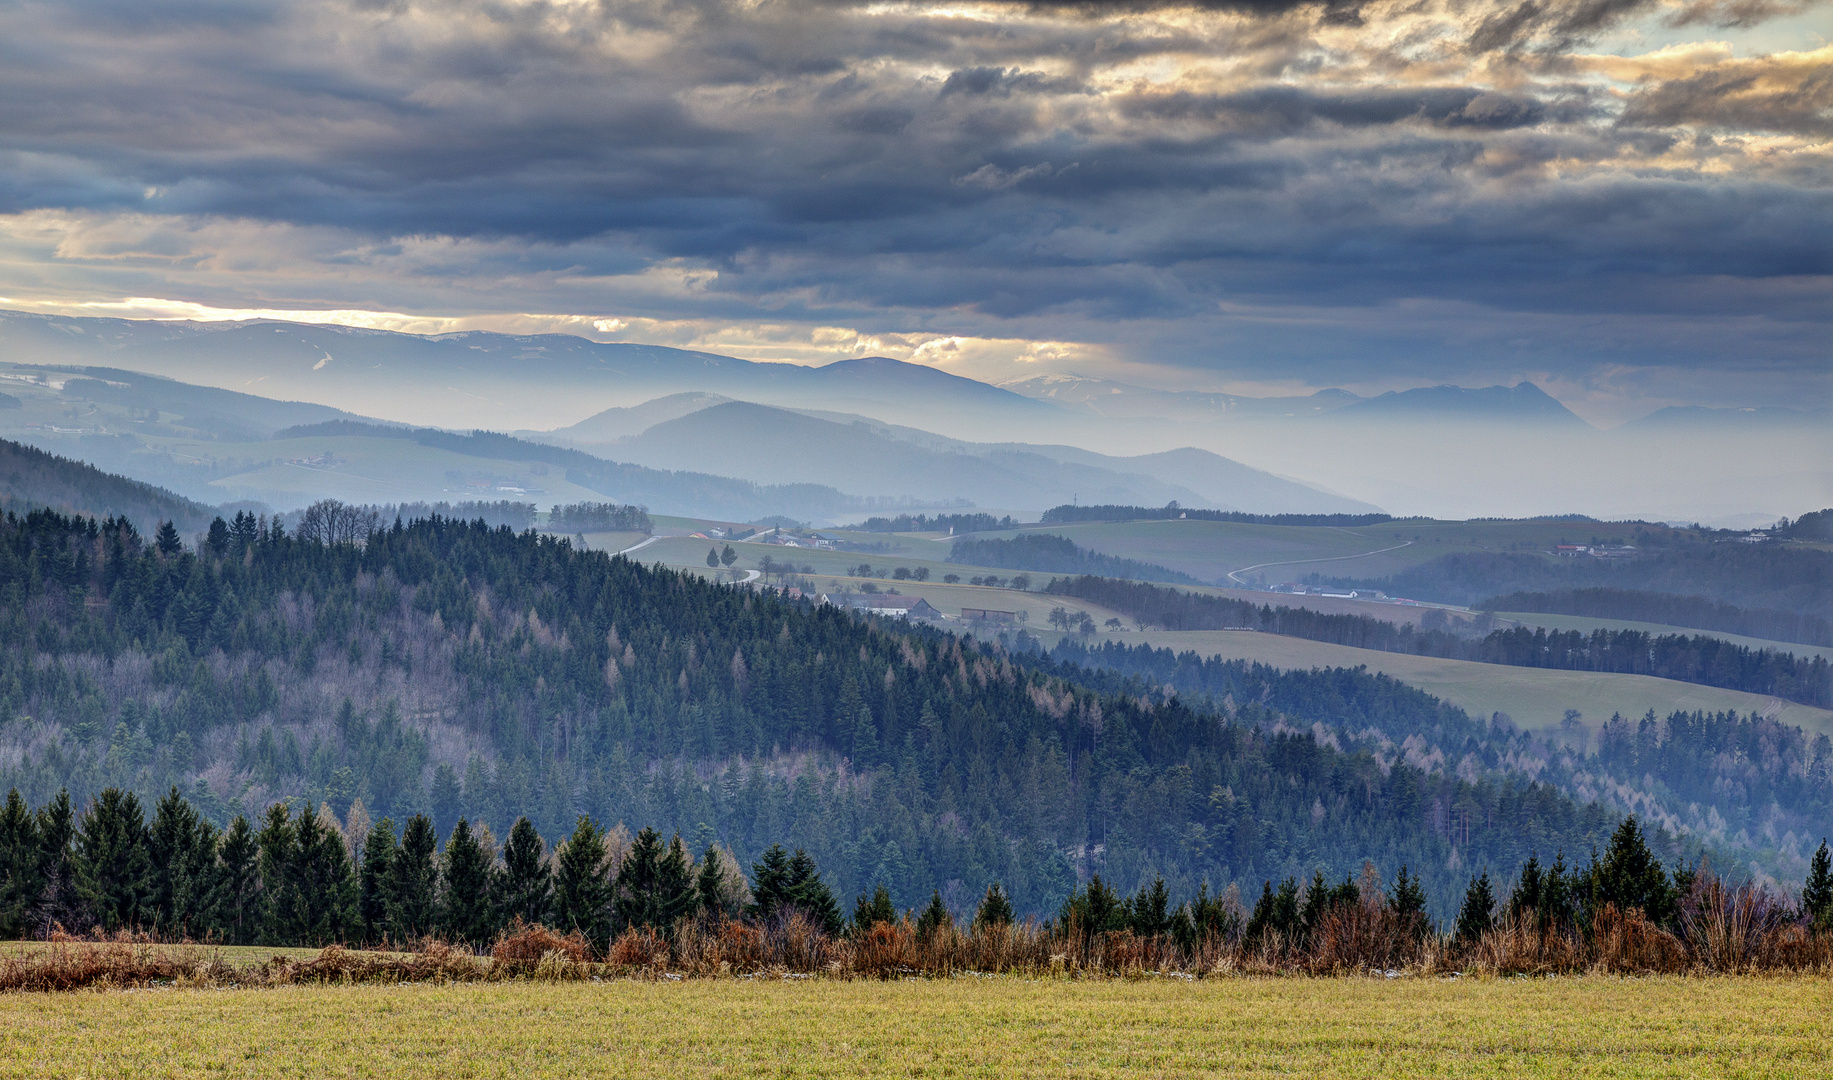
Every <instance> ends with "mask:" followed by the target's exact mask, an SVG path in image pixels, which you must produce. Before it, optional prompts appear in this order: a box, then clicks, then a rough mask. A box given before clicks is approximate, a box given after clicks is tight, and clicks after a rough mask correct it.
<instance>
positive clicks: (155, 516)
mask: <svg viewBox="0 0 1833 1080" xmlns="http://www.w3.org/2000/svg"><path fill="white" fill-rule="evenodd" d="M0 475H4V476H5V477H6V488H5V490H3V491H0V512H8V513H14V514H27V513H30V512H32V511H33V510H37V509H52V510H58V511H62V512H63V513H73V512H76V511H79V510H80V511H85V512H88V513H94V514H101V515H115V516H120V517H126V518H129V519H131V520H133V521H135V522H137V523H138V524H139V525H140V527H141V528H143V529H146V530H148V531H151V530H152V529H153V528H155V527H156V526H157V525H158V523H159V522H161V521H175V522H177V523H178V526H179V527H180V528H183V529H184V530H185V531H187V532H189V531H191V530H193V529H200V528H202V527H203V526H204V523H205V522H207V521H208V520H210V515H211V510H210V508H209V507H207V506H205V505H203V504H202V503H197V502H193V501H191V500H190V499H187V498H185V497H184V496H182V495H177V494H174V493H172V492H170V491H167V490H165V489H164V488H159V487H154V486H153V485H151V484H143V483H141V482H140V481H138V480H129V479H127V478H126V477H121V476H114V475H111V474H109V473H105V472H102V471H101V470H100V469H97V468H95V467H94V466H91V465H86V464H84V463H83V462H80V461H72V460H71V459H69V458H66V457H60V456H58V455H56V454H50V453H46V452H45V451H43V450H40V449H38V448H37V447H34V446H26V445H24V444H23V443H16V442H13V441H12V440H11V439H0Z"/></svg>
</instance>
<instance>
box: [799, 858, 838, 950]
mask: <svg viewBox="0 0 1833 1080" xmlns="http://www.w3.org/2000/svg"><path fill="white" fill-rule="evenodd" d="M787 891H788V893H789V900H790V902H791V903H793V904H794V905H795V906H796V907H799V908H801V909H802V911H804V912H805V913H807V915H808V917H809V919H810V921H812V922H813V923H814V924H815V925H816V926H818V927H820V928H821V929H822V930H823V931H824V932H825V933H826V934H827V935H828V936H829V937H838V936H840V931H841V930H842V929H843V928H844V927H845V926H846V920H844V919H842V918H841V917H840V905H839V904H837V903H835V902H834V893H833V891H832V890H831V889H829V888H828V887H827V882H825V881H822V880H821V872H820V870H819V869H817V868H816V866H815V860H814V858H813V857H812V856H810V855H809V854H808V853H807V852H806V851H803V850H802V849H801V848H797V849H796V853H795V854H794V855H793V856H791V857H790V860H789V880H788V886H787Z"/></svg>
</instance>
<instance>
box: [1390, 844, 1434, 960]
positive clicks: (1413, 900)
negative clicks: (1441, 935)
mask: <svg viewBox="0 0 1833 1080" xmlns="http://www.w3.org/2000/svg"><path fill="white" fill-rule="evenodd" d="M1388 908H1389V910H1391V911H1393V913H1394V917H1395V918H1396V919H1397V920H1399V922H1400V925H1401V926H1403V927H1405V928H1406V932H1407V933H1408V934H1409V935H1410V936H1411V937H1412V939H1413V940H1414V941H1423V940H1425V939H1426V938H1428V937H1430V936H1432V919H1431V917H1430V916H1429V915H1427V914H1426V890H1425V889H1423V888H1421V887H1420V884H1419V879H1418V878H1416V877H1413V876H1412V875H1411V874H1409V873H1408V872H1407V867H1406V864H1405V863H1402V864H1401V866H1400V873H1398V874H1396V875H1394V890H1393V892H1391V893H1390V894H1389V895H1388Z"/></svg>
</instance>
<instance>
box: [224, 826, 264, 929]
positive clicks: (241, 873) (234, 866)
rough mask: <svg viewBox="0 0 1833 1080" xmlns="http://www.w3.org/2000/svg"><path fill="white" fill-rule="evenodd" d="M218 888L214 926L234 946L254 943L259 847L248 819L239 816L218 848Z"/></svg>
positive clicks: (256, 916)
mask: <svg viewBox="0 0 1833 1080" xmlns="http://www.w3.org/2000/svg"><path fill="white" fill-rule="evenodd" d="M217 859H218V871H217V872H218V874H219V875H220V877H219V878H218V882H219V884H218V888H217V892H216V903H215V905H214V916H213V918H214V925H215V926H216V928H217V930H218V931H219V932H220V933H221V934H222V935H223V938H224V940H226V941H228V942H229V943H230V944H232V945H246V944H248V943H250V942H251V941H253V940H254V937H255V927H256V924H257V921H258V919H259V917H260V894H261V874H260V865H259V859H260V845H259V844H258V843H257V842H256V840H255V832H254V829H252V828H251V827H250V826H249V824H248V819H247V818H245V817H242V816H241V815H237V816H236V819H235V820H234V821H232V822H230V823H229V828H228V829H226V830H224V832H223V838H222V841H221V842H220V843H219V844H218V845H217Z"/></svg>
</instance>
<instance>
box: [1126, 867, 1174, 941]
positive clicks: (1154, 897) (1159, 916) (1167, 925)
mask: <svg viewBox="0 0 1833 1080" xmlns="http://www.w3.org/2000/svg"><path fill="white" fill-rule="evenodd" d="M1126 918H1127V928H1128V929H1130V930H1132V931H1133V932H1134V933H1135V934H1138V935H1140V936H1141V937H1157V936H1158V935H1160V934H1163V933H1166V932H1167V931H1169V930H1170V929H1171V895H1170V893H1169V892H1167V891H1166V889H1165V879H1164V878H1162V877H1159V878H1155V879H1153V882H1152V886H1151V888H1149V889H1148V888H1147V887H1145V886H1143V885H1142V886H1140V888H1139V893H1138V895H1136V896H1134V897H1133V899H1132V900H1130V901H1128V903H1127V913H1126Z"/></svg>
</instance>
